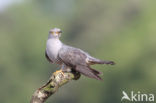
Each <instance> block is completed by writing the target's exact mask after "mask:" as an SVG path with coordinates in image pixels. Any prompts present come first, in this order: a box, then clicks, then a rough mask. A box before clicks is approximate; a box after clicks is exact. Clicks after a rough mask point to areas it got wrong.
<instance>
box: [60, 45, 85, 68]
mask: <svg viewBox="0 0 156 103" xmlns="http://www.w3.org/2000/svg"><path fill="white" fill-rule="evenodd" d="M59 58H60V59H61V60H62V61H63V63H65V64H66V65H70V66H76V65H84V66H87V63H86V58H87V55H86V53H85V52H83V51H82V50H80V49H77V48H73V47H68V46H63V47H62V48H61V50H60V51H59Z"/></svg>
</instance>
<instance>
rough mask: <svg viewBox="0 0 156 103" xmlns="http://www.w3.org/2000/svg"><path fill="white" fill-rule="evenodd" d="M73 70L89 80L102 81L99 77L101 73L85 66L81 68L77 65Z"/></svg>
mask: <svg viewBox="0 0 156 103" xmlns="http://www.w3.org/2000/svg"><path fill="white" fill-rule="evenodd" d="M75 69H76V71H78V72H80V73H81V74H83V75H85V76H87V77H89V78H94V79H97V80H102V78H101V77H100V76H99V75H100V74H101V72H99V71H97V70H95V69H92V68H90V67H87V66H81V65H77V66H76V68H75Z"/></svg>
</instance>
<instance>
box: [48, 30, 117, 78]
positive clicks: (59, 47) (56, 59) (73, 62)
mask: <svg viewBox="0 0 156 103" xmlns="http://www.w3.org/2000/svg"><path fill="white" fill-rule="evenodd" d="M61 34H62V31H61V29H59V28H53V29H50V31H49V36H48V40H47V43H46V50H45V57H46V58H47V60H48V61H49V62H50V63H53V64H58V65H60V66H61V65H62V66H69V67H71V68H72V70H73V71H76V72H78V73H80V74H83V75H84V76H87V77H89V78H94V79H97V80H102V78H101V77H100V75H101V74H102V73H101V72H99V71H98V70H95V69H93V68H91V65H94V64H110V65H114V64H115V62H113V61H104V60H100V59H97V58H94V57H92V56H91V55H90V54H88V53H87V52H85V51H83V50H81V49H79V48H75V47H72V46H68V45H66V44H64V43H63V42H61V40H60V37H61ZM63 71H67V70H66V69H65V68H62V70H61V72H62V73H63Z"/></svg>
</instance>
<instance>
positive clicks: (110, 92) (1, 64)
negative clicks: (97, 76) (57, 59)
mask: <svg viewBox="0 0 156 103" xmlns="http://www.w3.org/2000/svg"><path fill="white" fill-rule="evenodd" d="M155 4H156V1H155V0H116V1H115V0H23V2H21V3H17V4H14V5H11V6H10V7H9V8H8V9H6V10H5V11H3V12H0V92H1V93H0V103H28V102H29V101H30V98H31V95H32V94H33V92H34V91H35V90H36V89H37V88H38V87H40V86H41V85H42V84H44V83H45V82H46V81H47V80H48V78H49V77H50V75H51V73H52V72H54V71H55V70H56V69H57V66H56V65H52V64H50V63H48V62H47V60H46V59H45V57H44V52H45V47H46V40H47V36H48V31H49V30H50V29H51V28H54V27H59V28H61V29H62V31H63V34H62V38H61V40H62V41H63V42H64V43H66V44H69V45H72V46H75V47H78V48H81V49H83V50H85V51H88V52H89V53H90V54H91V55H93V56H95V57H97V58H100V59H104V60H113V61H115V62H116V65H115V66H107V65H102V66H101V65H100V66H93V67H94V68H96V69H97V70H100V71H102V72H103V76H102V78H103V80H104V81H103V82H100V81H96V80H93V79H89V78H86V77H84V76H82V77H81V79H80V80H78V81H73V82H71V83H68V84H67V85H65V86H64V87H62V88H60V89H59V91H58V92H57V93H56V94H55V95H53V96H52V97H51V98H50V99H48V101H47V103H121V97H122V91H123V90H124V91H126V92H127V93H129V92H130V91H132V90H133V91H136V92H137V91H140V92H141V93H153V94H156V6H155Z"/></svg>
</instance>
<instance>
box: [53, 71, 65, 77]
mask: <svg viewBox="0 0 156 103" xmlns="http://www.w3.org/2000/svg"><path fill="white" fill-rule="evenodd" d="M58 73H61V74H62V75H63V76H64V73H63V71H62V70H57V71H56V72H55V73H54V75H56V74H58Z"/></svg>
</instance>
